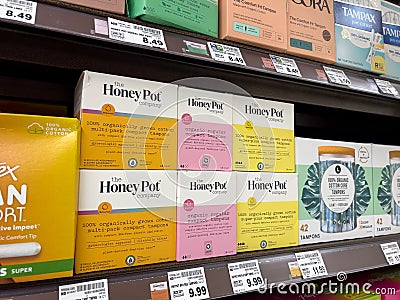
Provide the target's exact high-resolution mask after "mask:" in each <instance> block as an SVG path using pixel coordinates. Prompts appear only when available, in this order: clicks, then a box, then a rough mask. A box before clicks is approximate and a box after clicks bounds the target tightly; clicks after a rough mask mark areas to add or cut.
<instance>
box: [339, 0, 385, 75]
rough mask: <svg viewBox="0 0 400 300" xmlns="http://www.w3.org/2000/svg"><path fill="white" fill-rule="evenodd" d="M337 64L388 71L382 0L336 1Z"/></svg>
mask: <svg viewBox="0 0 400 300" xmlns="http://www.w3.org/2000/svg"><path fill="white" fill-rule="evenodd" d="M334 6H335V35H336V63H337V64H338V65H341V66H345V67H350V68H353V69H359V70H364V71H372V72H376V73H381V74H384V73H385V72H386V64H385V53H384V44H383V31H382V13H381V1H364V2H363V3H362V4H359V1H339V0H335V3H334Z"/></svg>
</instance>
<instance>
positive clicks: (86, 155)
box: [75, 71, 177, 170]
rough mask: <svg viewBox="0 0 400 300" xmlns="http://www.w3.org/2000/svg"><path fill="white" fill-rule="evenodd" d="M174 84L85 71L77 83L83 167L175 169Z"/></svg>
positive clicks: (175, 112)
mask: <svg viewBox="0 0 400 300" xmlns="http://www.w3.org/2000/svg"><path fill="white" fill-rule="evenodd" d="M176 97H177V86H176V85H173V84H166V83H159V82H153V81H147V80H141V79H134V78H128V77H121V76H114V75H107V74H100V73H94V72H89V71H85V72H84V73H83V74H82V76H81V79H80V82H79V84H78V86H77V88H76V95H75V115H76V116H78V118H79V119H80V120H81V123H82V141H81V148H82V149H81V164H80V166H81V168H84V169H137V170H144V169H148V170H152V169H154V170H157V169H161V170H162V169H172V170H173V169H176V141H177V140H176V137H177V128H176V117H177V115H176V114H177V110H176Z"/></svg>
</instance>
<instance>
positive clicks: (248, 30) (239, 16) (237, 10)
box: [219, 0, 287, 52]
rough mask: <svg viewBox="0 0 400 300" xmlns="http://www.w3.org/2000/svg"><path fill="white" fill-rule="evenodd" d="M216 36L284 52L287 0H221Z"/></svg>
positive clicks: (285, 46)
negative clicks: (217, 34) (217, 33)
mask: <svg viewBox="0 0 400 300" xmlns="http://www.w3.org/2000/svg"><path fill="white" fill-rule="evenodd" d="M219 36H220V38H221V39H226V40H232V41H237V42H242V43H244V44H252V45H255V46H258V47H261V48H269V49H274V50H277V51H281V52H285V51H286V48H287V45H286V44H287V41H286V39H287V22H286V1H276V0H252V1H238V0H220V1H219Z"/></svg>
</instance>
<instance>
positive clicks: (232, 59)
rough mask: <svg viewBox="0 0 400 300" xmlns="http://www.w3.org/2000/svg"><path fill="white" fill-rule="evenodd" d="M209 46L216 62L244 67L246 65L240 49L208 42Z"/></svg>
mask: <svg viewBox="0 0 400 300" xmlns="http://www.w3.org/2000/svg"><path fill="white" fill-rule="evenodd" d="M207 45H208V49H209V50H210V54H211V57H212V58H213V59H214V60H217V61H223V62H227V63H232V64H238V65H242V66H245V65H246V62H245V61H244V59H243V56H242V53H241V52H240V49H239V48H237V47H233V46H228V45H223V44H218V43H213V42H208V43H207Z"/></svg>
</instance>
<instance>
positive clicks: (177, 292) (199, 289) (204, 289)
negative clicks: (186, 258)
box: [168, 267, 210, 300]
mask: <svg viewBox="0 0 400 300" xmlns="http://www.w3.org/2000/svg"><path fill="white" fill-rule="evenodd" d="M168 283H169V292H170V295H171V299H193V300H201V299H208V298H210V295H209V293H208V286H207V280H206V275H205V272H204V268H203V267H199V268H193V269H187V270H180V271H173V272H168Z"/></svg>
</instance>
